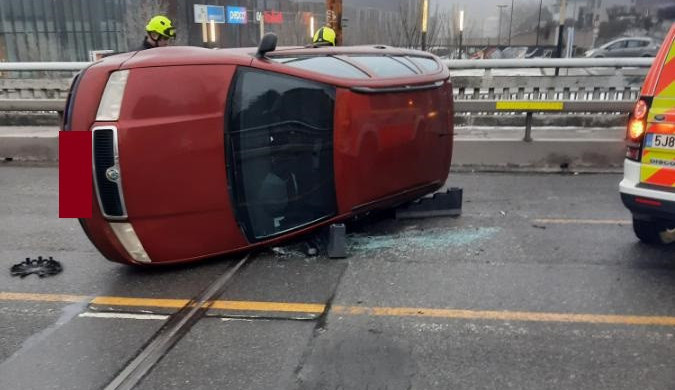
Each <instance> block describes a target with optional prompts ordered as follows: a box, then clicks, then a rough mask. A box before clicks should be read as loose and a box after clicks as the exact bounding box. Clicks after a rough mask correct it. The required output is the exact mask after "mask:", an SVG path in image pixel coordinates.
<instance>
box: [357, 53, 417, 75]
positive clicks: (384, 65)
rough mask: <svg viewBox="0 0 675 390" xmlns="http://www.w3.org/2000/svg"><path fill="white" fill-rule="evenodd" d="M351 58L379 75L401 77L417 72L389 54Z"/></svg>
mask: <svg viewBox="0 0 675 390" xmlns="http://www.w3.org/2000/svg"><path fill="white" fill-rule="evenodd" d="M350 58H351V59H353V60H354V61H356V62H358V63H360V64H363V66H365V67H366V68H368V70H370V71H371V72H373V73H374V74H375V76H378V77H400V76H412V75H414V74H416V72H415V70H413V69H412V68H411V67H410V66H408V65H405V64H404V63H402V62H400V61H396V60H395V59H393V58H391V57H387V56H352V57H350Z"/></svg>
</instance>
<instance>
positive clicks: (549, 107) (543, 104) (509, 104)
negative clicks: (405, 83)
mask: <svg viewBox="0 0 675 390" xmlns="http://www.w3.org/2000/svg"><path fill="white" fill-rule="evenodd" d="M65 104H66V101H65V100H63V99H0V111H57V112H59V114H62V113H63V110H64V107H65ZM453 105H454V111H455V113H500V112H502V113H514V112H515V113H525V114H526V116H525V136H524V137H523V140H524V141H526V142H531V141H532V116H533V114H534V113H535V112H548V113H601V112H604V113H620V114H625V113H629V112H631V111H632V110H633V107H634V105H635V102H634V101H632V100H619V101H592V100H538V101H536V100H455V101H454V104H453Z"/></svg>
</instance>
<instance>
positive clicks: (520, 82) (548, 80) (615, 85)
mask: <svg viewBox="0 0 675 390" xmlns="http://www.w3.org/2000/svg"><path fill="white" fill-rule="evenodd" d="M652 61H653V58H563V59H557V58H556V59H494V60H445V61H443V62H444V64H445V65H446V66H448V68H450V69H486V70H489V69H498V68H601V67H605V68H624V67H637V68H647V67H649V66H651V63H652ZM90 64H91V63H89V62H24V63H11V62H2V63H0V71H76V70H81V69H84V68H86V67H87V66H89V65H90ZM46 80H48V79H45V82H48V81H46ZM453 80H456V81H457V80H458V81H461V82H460V84H461V85H459V86H458V85H455V89H456V92H455V100H454V110H455V113H459V114H468V113H482V114H497V115H499V114H500V113H503V114H508V113H526V119H525V137H524V140H525V141H531V140H532V137H531V128H532V116H533V114H534V113H535V112H548V113H552V112H553V113H615V114H625V113H628V112H630V111H631V110H632V109H633V105H634V100H635V98H636V96H637V95H638V93H639V85H640V84H641V77H624V76H593V75H589V76H565V78H564V79H563V78H559V77H554V76H543V77H541V76H540V77H531V76H523V77H519V76H497V77H490V78H487V79H486V78H485V77H472V76H468V77H467V76H459V77H453ZM0 81H2V80H0ZM6 81H10V83H9V84H10V85H8V90H15V91H17V92H19V94H18V96H24V93H22V92H21V91H22V90H23V89H20V87H19V86H18V85H13V83H18V82H19V80H14V81H12V80H6ZM30 81H32V82H34V83H33V84H30V83H29V84H30V85H29V86H28V87H27V88H28V89H29V90H32V91H33V92H35V91H37V89H35V88H36V85H35V84H40V83H41V81H40V79H36V80H30ZM559 81H560V82H561V83H562V84H561V83H559ZM596 81H597V83H596ZM50 82H51V83H54V84H58V82H57V81H56V80H52V81H50ZM598 83H599V84H600V85H601V86H602V88H601V86H599V85H598ZM63 84H64V85H66V86H65V87H63V88H61V89H65V92H67V84H68V83H63ZM50 88H54V86H51V87H50ZM57 89H58V88H57ZM56 92H58V91H56ZM62 92H63V91H62ZM13 94H14V95H12V94H9V96H10V97H11V98H0V111H57V112H62V111H63V108H64V106H65V99H62V98H55V99H44V98H42V97H44V96H45V94H44V93H42V94H36V95H35V97H34V98H30V97H29V98H14V97H15V96H17V95H16V92H14V93H13ZM0 96H2V91H1V90H0ZM5 96H7V94H5ZM47 96H50V95H47ZM55 96H59V94H56V95H55ZM60 96H61V97H62V96H63V95H60ZM575 99H576V100H575Z"/></svg>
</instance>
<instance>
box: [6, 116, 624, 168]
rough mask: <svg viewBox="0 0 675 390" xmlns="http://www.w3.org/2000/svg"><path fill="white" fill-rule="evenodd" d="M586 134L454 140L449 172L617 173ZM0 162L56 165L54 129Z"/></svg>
mask: <svg viewBox="0 0 675 390" xmlns="http://www.w3.org/2000/svg"><path fill="white" fill-rule="evenodd" d="M584 131H585V129H579V130H577V131H575V130H565V133H569V134H570V137H567V138H561V139H535V140H534V141H532V142H523V141H522V140H519V139H515V138H496V137H493V138H491V137H490V136H489V135H488V136H484V137H467V136H458V137H456V138H455V143H454V152H453V161H452V166H453V168H455V169H458V168H465V169H476V170H486V169H487V170H513V169H523V170H547V171H551V170H552V171H556V170H562V171H566V170H584V169H620V168H621V166H622V164H623V155H624V152H625V150H624V143H623V140H622V139H618V138H606V139H592V138H588V135H585V136H582V135H581V133H582V132H584ZM514 133H515V134H519V132H514ZM575 133H577V134H580V135H579V137H575V136H574V134H575ZM614 134H615V133H614ZM500 135H503V133H501V134H500ZM0 160H12V161H16V162H24V161H28V162H33V161H39V162H52V163H56V162H57V161H58V128H55V127H20V128H19V127H15V128H8V127H4V128H2V127H0Z"/></svg>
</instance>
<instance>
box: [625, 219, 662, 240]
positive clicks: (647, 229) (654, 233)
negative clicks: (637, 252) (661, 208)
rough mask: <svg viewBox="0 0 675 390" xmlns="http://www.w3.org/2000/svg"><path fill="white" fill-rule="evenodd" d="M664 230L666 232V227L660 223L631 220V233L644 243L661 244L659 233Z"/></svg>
mask: <svg viewBox="0 0 675 390" xmlns="http://www.w3.org/2000/svg"><path fill="white" fill-rule="evenodd" d="M664 230H666V226H665V225H664V224H662V223H659V222H654V221H643V220H640V219H635V218H633V231H634V232H635V235H636V236H637V238H639V239H640V241H642V242H644V243H647V244H663V243H664V242H663V240H661V236H660V233H661V232H662V231H664Z"/></svg>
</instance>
